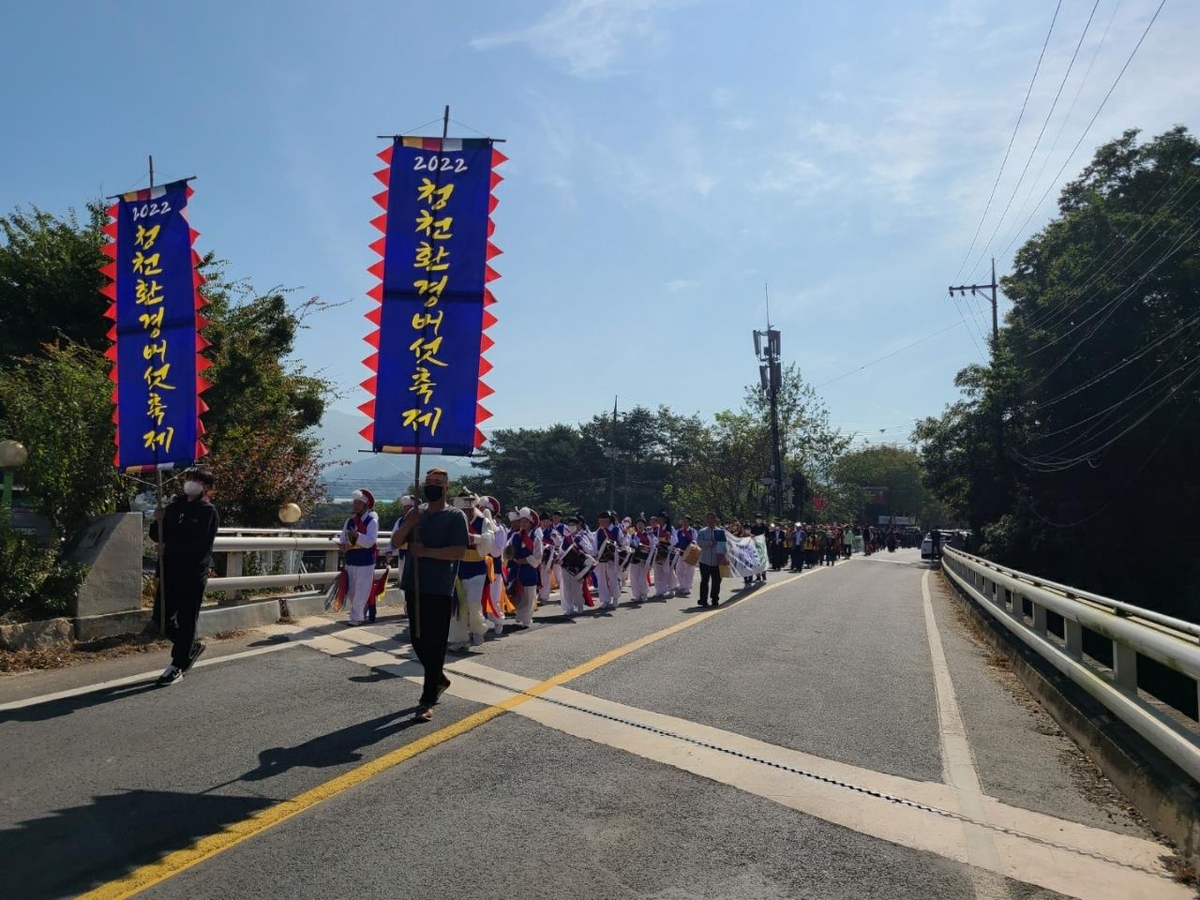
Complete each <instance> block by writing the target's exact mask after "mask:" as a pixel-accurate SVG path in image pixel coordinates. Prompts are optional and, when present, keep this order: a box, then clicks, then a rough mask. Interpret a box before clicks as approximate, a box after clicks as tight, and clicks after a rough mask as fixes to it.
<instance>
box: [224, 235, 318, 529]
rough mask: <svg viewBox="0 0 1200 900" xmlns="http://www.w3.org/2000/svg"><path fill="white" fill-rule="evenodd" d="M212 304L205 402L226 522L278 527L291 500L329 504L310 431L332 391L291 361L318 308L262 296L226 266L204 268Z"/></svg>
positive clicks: (313, 302) (306, 504) (282, 297)
mask: <svg viewBox="0 0 1200 900" xmlns="http://www.w3.org/2000/svg"><path fill="white" fill-rule="evenodd" d="M205 269H206V270H207V272H208V276H209V282H208V284H207V285H206V286H205V288H206V291H205V293H206V297H207V299H208V300H209V306H208V307H206V309H205V315H206V317H207V318H208V320H209V325H208V327H207V328H206V329H205V331H204V335H205V337H206V338H207V339H208V341H209V342H210V343H211V345H212V346H211V348H210V350H209V357H210V359H212V361H213V365H212V367H211V368H210V369H208V371H207V372H206V375H205V377H207V378H208V379H209V380H210V382H211V383H212V387H211V388H210V389H209V390H208V391H207V392H206V393H205V394H204V395H203V399H204V402H205V404H206V405H207V406H208V412H207V413H205V415H204V417H203V421H204V425H205V430H206V432H207V434H206V437H205V440H206V443H207V445H208V448H209V450H210V452H211V457H210V458H209V460H208V461H207V462H208V464H209V465H211V466H212V468H213V470H214V473H215V474H216V476H217V478H218V481H219V485H220V488H219V491H220V494H219V495H220V498H221V504H220V507H221V513H222V517H223V519H224V521H226V522H228V523H230V524H238V525H243V526H247V527H250V526H256V525H257V526H271V525H274V524H276V523H277V519H276V512H277V510H278V509H279V507H280V506H281V505H282V504H284V503H287V502H295V503H298V504H300V506H301V507H302V508H306V509H309V508H312V507H313V506H314V505H315V504H316V503H317V502H318V501H320V500H322V499H324V496H325V489H324V487H323V484H322V482H321V477H320V476H321V473H322V471H323V470H324V469H325V467H326V465H325V464H324V463H323V462H322V460H321V456H320V442H319V440H318V439H317V437H316V436H315V435H314V434H313V433H312V429H313V428H314V427H315V426H316V425H318V424H320V421H321V416H322V415H323V414H324V411H325V405H326V401H327V399H328V398H329V397H330V396H331V395H332V393H333V386H332V385H331V384H329V383H328V382H327V381H325V380H323V379H321V378H318V377H315V376H313V375H310V374H309V373H308V372H307V371H306V369H305V367H304V366H303V365H301V364H300V363H298V362H296V361H295V360H293V359H292V358H291V354H292V351H293V349H294V347H295V340H296V335H297V333H298V332H299V330H300V329H301V328H303V327H304V321H305V319H306V317H307V316H308V315H310V314H311V313H313V312H316V311H320V310H322V309H325V308H327V307H326V305H325V304H322V303H321V302H320V301H319V300H316V299H313V300H308V301H305V302H303V303H300V304H299V305H297V306H296V307H295V308H293V306H291V305H289V304H288V301H287V298H286V297H285V295H284V293H283V292H281V291H272V292H268V293H266V294H256V293H255V292H254V291H253V290H251V289H249V288H248V287H247V286H245V285H244V284H243V285H233V284H230V283H229V282H227V281H226V280H225V279H224V277H223V275H222V272H221V266H220V264H218V263H216V262H215V261H214V259H213V258H212V257H211V256H210V257H208V258H207V259H206V260H205Z"/></svg>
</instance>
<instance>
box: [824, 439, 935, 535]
mask: <svg viewBox="0 0 1200 900" xmlns="http://www.w3.org/2000/svg"><path fill="white" fill-rule="evenodd" d="M831 474H832V482H831V488H832V489H831V490H830V492H829V493H830V496H829V504H830V505H829V507H828V510H829V518H832V519H836V520H838V521H847V520H850V521H861V522H863V523H864V524H874V523H875V522H877V521H878V516H881V515H897V516H916V517H917V519H918V522H919V523H920V524H922V525H924V526H926V527H934V526H940V527H946V526H948V525H949V524H950V523H949V522H943V521H938V520H937V517H938V516H939V515H941V514H942V510H941V507H940V505H937V504H934V503H933V502H932V499H933V498H932V497H931V495H930V492H929V489H928V488H926V487H925V484H924V482H923V481H922V473H921V458H920V456H919V455H918V454H917V452H916V451H915V450H910V449H907V448H904V447H887V446H884V447H867V448H864V449H862V450H854V451H850V452H848V453H844V454H843V455H842V456H840V457H839V458H838V459H837V460H836V461H835V462H834V463H833V467H832V472H831ZM867 487H886V488H888V494H887V502H886V503H885V504H883V505H872V504H871V503H870V502H869V497H868V495H867V491H866V490H865V489H866V488H867ZM930 513H932V514H933V515H932V517H931V516H930V515H929V514H930Z"/></svg>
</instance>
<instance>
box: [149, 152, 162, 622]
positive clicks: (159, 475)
mask: <svg viewBox="0 0 1200 900" xmlns="http://www.w3.org/2000/svg"><path fill="white" fill-rule="evenodd" d="M147 158H148V159H149V162H150V189H151V190H154V154H153V153H152V154H150V155H149V156H148V157H147ZM154 474H155V476H157V477H156V481H157V485H158V490H157V492H156V493H157V500H156V503H155V507H154V509H155V512H156V513H158V516H157V519H158V542H157V543H158V633H159V634H160V635H161V636H163V637H166V635H167V570H166V559H165V554H164V553H163V548H164V547H165V546H166V541H164V540H163V537H164V535H163V530H164V526H165V523H164V521H163V516H162V511H163V476H162V468H161V467H155V469H154Z"/></svg>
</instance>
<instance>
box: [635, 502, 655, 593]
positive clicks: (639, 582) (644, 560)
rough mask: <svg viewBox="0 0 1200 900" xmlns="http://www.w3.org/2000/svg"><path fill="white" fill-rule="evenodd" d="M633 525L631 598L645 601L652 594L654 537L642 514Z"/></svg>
mask: <svg viewBox="0 0 1200 900" xmlns="http://www.w3.org/2000/svg"><path fill="white" fill-rule="evenodd" d="M633 525H634V528H633V535H632V536H631V537H630V538H629V549H630V550H631V551H633V558H632V559H631V560H630V562H629V599H630V600H632V601H633V602H634V603H644V602H645V601H646V600H647V599H648V598H649V596H650V577H649V562H650V550H651V548H652V547H653V545H654V537H653V535H651V534H650V532H649V531H647V530H646V520H645V519H643V518H642V517H641V516H638V518H637V521H636V522H634V523H633Z"/></svg>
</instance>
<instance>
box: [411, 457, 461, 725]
mask: <svg viewBox="0 0 1200 900" xmlns="http://www.w3.org/2000/svg"><path fill="white" fill-rule="evenodd" d="M449 485H450V477H449V475H448V474H447V473H446V470H445V469H430V470H429V471H428V472H427V473H426V474H425V484H424V486H423V491H424V494H425V500H426V506H425V508H424V509H418V508H417V507H413V508H412V509H410V510H409V511H408V515H406V516H405V517H404V523H403V524H402V525H401V526H400V528H398V529H397V530H396V531H394V532H393V533H392V546H394V547H399V546H401V545H403V544H405V543H407V544H408V554H407V555H406V556H405V559H404V572H403V573H402V574H401V575H400V589H401V590H403V591H404V605H405V607H406V608H407V610H408V627H409V632H410V634H411V635H412V645H413V650H414V651H415V652H416V654H417V659H419V660H420V661H421V665H422V666H424V667H425V685H424V690H422V691H421V700H420V703H419V705H418V707H417V713H416V717H415V718H416V719H417V720H418V721H421V722H428V721H430V720H431V719H432V718H433V707H434V706H435V705H436V704H437V702H438V698H439V697H441V695H442V693H443V692H444V691H445V690H446V688H448V687H450V679H449V678H447V677H446V676H445V673H444V672H443V671H442V670H443V668H444V667H445V665H446V642H447V639H448V637H449V634H450V615H451V613H452V611H453V608H454V582H455V579H457V578H458V561H459V560H460V559H462V558H463V556H464V555H465V554H466V552H467V547H468V546H469V543H470V538H469V537H468V531H467V517H466V516H465V515H464V514H463V511H462V510H461V509H455V508H454V507H452V506H447V505H446V489H447V488H448V487H449Z"/></svg>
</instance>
